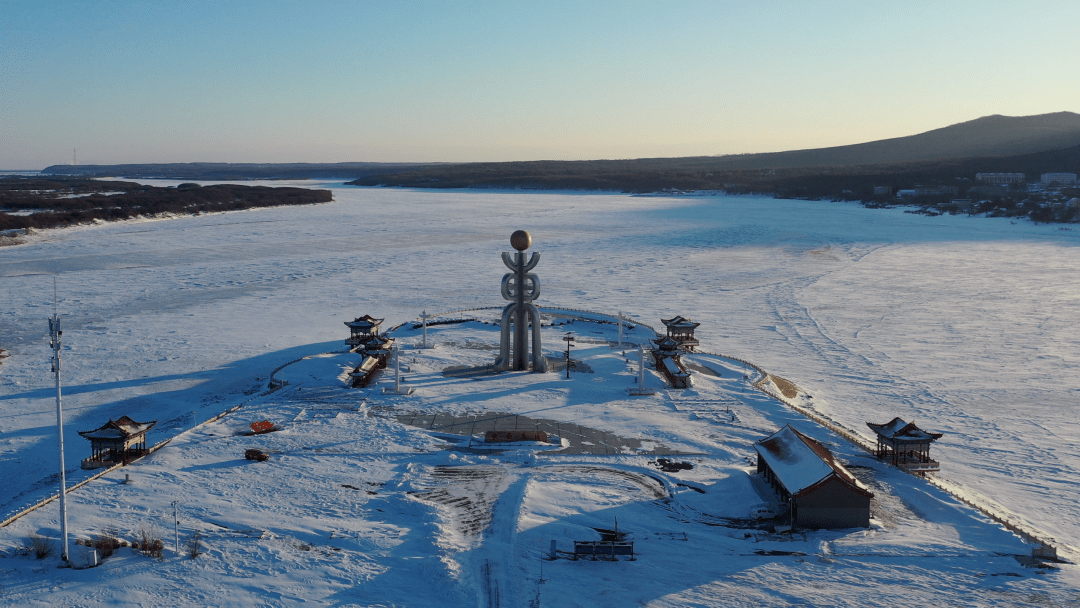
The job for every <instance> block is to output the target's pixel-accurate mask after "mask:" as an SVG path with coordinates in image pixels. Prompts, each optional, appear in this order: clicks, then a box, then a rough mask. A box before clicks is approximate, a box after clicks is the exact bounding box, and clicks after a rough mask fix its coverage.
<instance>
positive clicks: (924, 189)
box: [915, 186, 960, 196]
mask: <svg viewBox="0 0 1080 608" xmlns="http://www.w3.org/2000/svg"><path fill="white" fill-rule="evenodd" d="M959 193H960V190H959V189H958V188H957V187H956V186H915V196H956V195H957V194H959Z"/></svg>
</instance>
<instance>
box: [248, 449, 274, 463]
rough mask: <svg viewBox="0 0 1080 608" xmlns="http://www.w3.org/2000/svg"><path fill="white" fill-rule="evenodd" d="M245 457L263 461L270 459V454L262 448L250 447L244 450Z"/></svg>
mask: <svg viewBox="0 0 1080 608" xmlns="http://www.w3.org/2000/svg"><path fill="white" fill-rule="evenodd" d="M244 458H247V459H248V460H258V461H259V462H263V461H264V460H270V455H269V454H267V453H266V452H264V451H262V450H256V449H250V450H247V451H245V452H244Z"/></svg>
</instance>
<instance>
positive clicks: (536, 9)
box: [0, 0, 1080, 169]
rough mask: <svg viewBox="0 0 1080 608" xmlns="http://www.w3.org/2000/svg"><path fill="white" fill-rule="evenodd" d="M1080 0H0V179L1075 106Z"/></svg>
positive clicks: (644, 151) (719, 136)
mask: <svg viewBox="0 0 1080 608" xmlns="http://www.w3.org/2000/svg"><path fill="white" fill-rule="evenodd" d="M1078 49H1080V2H1076V1H1075V0H1070V1H1066V0H1060V1H1052V2H1051V1H1042V0H1035V1H1029V2H992V1H984V2H964V1H947V2H943V1H940V0H938V1H933V2H919V1H897V2H870V1H868V0H862V1H855V2H842V1H837V2H781V1H776V2H767V1H765V0H761V1H752V0H743V1H739V2H725V1H722V0H714V1H711V2H670V3H664V2H642V3H634V2H600V3H589V2H582V1H571V2H556V1H551V0H548V1H544V2H535V3H525V2H445V1H442V2H405V1H402V2H318V1H312V0H305V1H303V2H299V1H295V0H290V1H273V0H262V1H259V2H247V1H241V0H229V1H213V2H203V1H198V0H191V1H185V2H164V1H144V0H127V1H125V2H112V1H100V0H95V1H94V2H88V1H80V2H50V1H48V0H36V1H25V0H24V1H20V0H15V1H4V0H0V169H34V168H42V167H45V166H47V165H50V164H59V163H70V162H71V159H72V149H73V148H77V149H78V160H79V163H80V164H90V163H123V162H193V161H210V162H339V161H458V160H462V161H472V160H529V159H541V158H547V159H583V158H635V157H646V156H686V155H702V154H729V153H742V152H761V151H773V150H785V149H797V148H812V147H821V146H831V145H839V144H847V143H858V142H863V141H871V140H875V139H883V138H887V137H897V136H902V135H910V134H914V133H919V132H922V131H927V130H929V129H933V128H937V127H942V126H946V125H949V124H953V123H957V122H962V121H965V120H971V119H974V118H978V117H980V116H985V115H988V114H1006V115H1011V116H1018V115H1029V114H1042V113H1046V112H1057V111H1063V110H1067V111H1080V74H1078V73H1077V71H1078V67H1077V62H1076V59H1077V57H1080V50H1078Z"/></svg>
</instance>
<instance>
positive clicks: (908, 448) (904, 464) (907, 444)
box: [866, 418, 942, 475]
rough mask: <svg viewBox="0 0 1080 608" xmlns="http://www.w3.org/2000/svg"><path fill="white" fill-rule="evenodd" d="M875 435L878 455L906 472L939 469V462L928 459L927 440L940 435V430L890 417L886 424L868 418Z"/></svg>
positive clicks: (921, 472)
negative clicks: (924, 428) (927, 428)
mask: <svg viewBox="0 0 1080 608" xmlns="http://www.w3.org/2000/svg"><path fill="white" fill-rule="evenodd" d="M866 426H868V427H870V430H872V431H874V434H876V435H877V451H876V452H875V453H876V454H877V457H878V458H880V459H882V460H884V461H886V462H890V463H892V464H893V465H894V466H897V467H900V468H901V469H904V470H905V471H908V472H909V473H917V474H919V475H925V474H926V473H933V472H935V471H939V470H941V463H939V462H938V461H936V460H931V459H930V444H931V443H933V442H934V441H936V440H938V439H941V436H942V433H930V432H927V431H924V430H922V429H920V428H919V427H917V426H915V423H914V422H904V421H903V420H902V419H900V418H893V419H892V420H891V421H889V422H887V423H885V424H874V423H872V422H867V423H866Z"/></svg>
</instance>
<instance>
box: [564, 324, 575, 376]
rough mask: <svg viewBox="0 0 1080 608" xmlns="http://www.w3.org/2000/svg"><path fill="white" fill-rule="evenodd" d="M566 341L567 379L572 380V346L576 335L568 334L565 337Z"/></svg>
mask: <svg viewBox="0 0 1080 608" xmlns="http://www.w3.org/2000/svg"><path fill="white" fill-rule="evenodd" d="M563 340H566V379H567V380H569V379H570V345H571V344H573V343H574V334H573V333H572V332H566V336H565V337H563Z"/></svg>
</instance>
